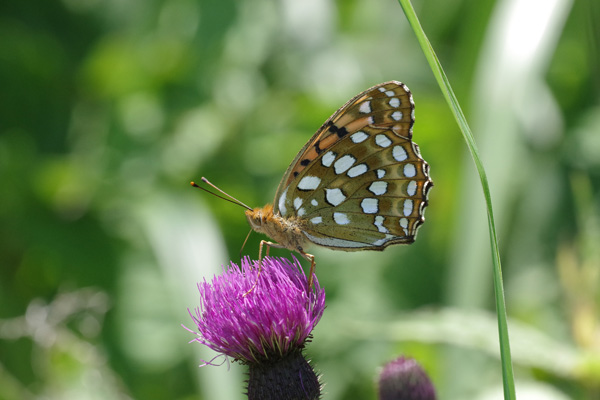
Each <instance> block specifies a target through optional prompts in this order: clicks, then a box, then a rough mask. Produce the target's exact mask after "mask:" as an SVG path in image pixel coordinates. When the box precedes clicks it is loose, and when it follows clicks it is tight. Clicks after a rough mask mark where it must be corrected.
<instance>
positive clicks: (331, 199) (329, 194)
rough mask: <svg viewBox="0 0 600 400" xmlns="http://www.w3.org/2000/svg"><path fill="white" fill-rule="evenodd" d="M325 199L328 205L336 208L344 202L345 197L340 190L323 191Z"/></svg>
mask: <svg viewBox="0 0 600 400" xmlns="http://www.w3.org/2000/svg"><path fill="white" fill-rule="evenodd" d="M325 199H327V202H328V203H329V204H331V205H332V206H334V207H336V206H339V205H340V204H342V202H343V201H344V200H346V196H344V193H343V192H342V191H341V190H340V189H337V188H336V189H325Z"/></svg>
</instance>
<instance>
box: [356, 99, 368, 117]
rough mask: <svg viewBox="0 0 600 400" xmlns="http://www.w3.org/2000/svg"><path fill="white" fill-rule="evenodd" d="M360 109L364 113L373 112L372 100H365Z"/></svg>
mask: <svg viewBox="0 0 600 400" xmlns="http://www.w3.org/2000/svg"><path fill="white" fill-rule="evenodd" d="M358 111H360V112H361V113H363V114H368V113H370V112H371V102H370V101H364V102H362V103H361V104H360V107H359V109H358Z"/></svg>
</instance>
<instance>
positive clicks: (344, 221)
mask: <svg viewBox="0 0 600 400" xmlns="http://www.w3.org/2000/svg"><path fill="white" fill-rule="evenodd" d="M333 220H334V221H335V223H336V224H338V225H348V224H349V223H350V219H349V218H348V216H347V215H346V214H344V213H340V212H334V213H333Z"/></svg>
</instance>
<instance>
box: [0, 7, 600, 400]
mask: <svg viewBox="0 0 600 400" xmlns="http://www.w3.org/2000/svg"><path fill="white" fill-rule="evenodd" d="M414 5H415V7H416V10H417V13H418V15H419V16H420V18H421V22H422V24H423V27H424V29H425V31H426V32H427V34H428V36H429V39H430V41H431V42H432V45H433V46H434V48H435V49H436V51H437V53H438V56H439V58H440V61H441V63H442V65H443V66H444V67H445V69H446V73H447V74H448V77H449V79H450V82H451V83H452V84H453V87H454V90H455V92H456V94H457V96H458V99H459V101H460V102H461V104H462V106H463V108H464V110H465V112H466V115H467V118H468V120H469V122H470V124H471V128H472V129H473V132H474V134H475V138H476V141H477V143H478V146H479V149H480V151H481V155H482V159H483V162H484V165H485V167H486V170H487V172H488V174H489V178H490V185H491V191H492V197H493V202H494V207H495V212H496V217H497V222H498V223H497V227H498V235H499V236H498V237H499V243H500V249H501V253H502V254H501V255H502V260H503V269H504V283H505V288H506V299H507V307H508V313H509V318H510V320H509V328H510V334H511V345H512V349H513V359H514V365H515V372H516V387H517V396H518V397H519V398H520V399H530V398H531V399H532V398H544V399H549V400H563V399H595V398H599V397H600V389H599V388H600V294H599V293H600V290H599V289H600V276H599V275H600V269H599V267H600V59H599V57H598V55H599V48H600V25H599V24H598V21H600V4H599V3H598V2H595V1H594V0H582V1H578V2H572V1H567V0H554V1H533V0H527V1H526V0H514V1H504V2H502V1H499V2H495V1H489V0H482V1H477V2H472V1H458V0H427V1H416V2H415V3H414ZM387 80H400V81H403V82H404V83H406V84H407V85H408V87H409V88H410V89H411V91H412V92H413V96H414V99H415V102H416V124H415V126H414V140H415V142H417V143H418V144H419V145H420V147H421V151H422V154H423V156H424V157H425V159H426V160H427V161H428V162H429V164H430V165H431V175H432V178H433V180H434V183H435V186H434V187H433V189H432V190H431V192H430V196H429V207H428V208H427V211H426V219H427V221H426V223H425V225H424V226H423V227H422V228H421V229H420V231H419V236H418V239H417V242H416V243H415V244H413V245H411V246H408V247H405V246H395V247H393V248H389V249H387V250H386V251H385V252H382V253H378V252H377V253H375V252H361V253H342V252H335V251H331V250H326V249H319V248H311V249H310V250H311V251H312V252H313V253H314V254H315V255H316V260H317V263H318V265H317V273H318V277H319V280H320V283H321V284H322V285H323V286H324V287H325V289H326V292H327V304H328V306H327V309H326V311H325V314H324V316H323V319H322V321H321V323H320V324H319V326H318V327H317V328H316V329H315V331H314V338H313V341H312V342H311V343H310V344H309V345H308V347H307V356H308V357H309V358H311V359H312V360H313V363H314V365H315V366H316V368H317V370H319V371H320V372H321V373H322V375H323V376H322V381H323V382H324V383H325V387H324V395H323V398H324V399H332V400H333V399H375V398H376V395H375V393H376V390H375V387H376V386H375V381H376V376H377V372H378V368H379V367H380V366H382V365H383V364H384V363H385V362H387V361H390V360H392V359H394V358H395V357H397V356H399V355H401V354H403V355H406V356H410V357H415V358H416V359H418V360H419V362H420V363H421V364H422V365H423V366H424V368H425V369H426V370H427V371H428V372H429V374H430V376H431V378H432V380H433V381H434V383H435V385H436V388H437V390H438V394H439V398H440V399H480V400H484V399H498V398H500V397H499V396H501V391H502V381H501V375H500V366H499V360H498V342H497V329H496V325H495V324H496V322H495V315H494V303H493V292H492V278H491V259H490V250H489V239H488V234H487V220H486V214H485V210H484V207H483V196H482V192H481V188H480V186H479V182H478V177H477V176H476V174H475V172H474V166H473V164H472V162H471V160H470V158H469V156H468V154H467V151H466V147H465V146H464V143H463V142H462V138H461V135H460V132H459V131H458V128H457V126H456V124H455V122H454V120H453V119H452V116H451V114H450V112H449V111H448V108H447V105H446V104H445V102H444V99H443V97H442V96H441V93H440V91H439V89H438V87H437V84H436V82H435V80H434V79H433V76H432V74H431V72H430V70H429V68H428V66H427V64H426V60H425V58H424V57H423V55H422V54H421V52H420V49H419V46H418V44H417V42H416V39H415V37H414V35H413V33H412V32H411V31H410V29H409V26H408V24H407V22H406V20H405V19H404V16H403V14H402V11H401V9H400V7H399V6H398V4H397V3H395V2H393V1H368V0H351V1H342V0H339V1H322V0H307V1H293V0H283V1H271V0H255V1H248V0H246V1H228V0H221V1H216V0H213V1H210V0H201V1H194V0H164V1H158V0H155V1H141V0H127V1H124V0H108V1H101V0H63V1H34V0H24V1H6V2H3V3H2V4H1V5H0V183H1V186H0V190H1V192H0V193H1V194H0V399H34V398H50V399H130V398H133V399H241V398H243V395H242V392H243V388H244V384H243V380H244V379H245V375H244V373H245V369H244V368H243V367H241V366H239V365H237V364H232V365H231V366H230V368H228V367H227V365H223V366H221V367H203V368H198V365H199V364H201V363H202V360H203V359H204V360H209V359H211V358H212V357H213V356H214V354H212V353H210V352H209V351H207V350H206V349H204V348H202V346H200V345H198V344H196V343H193V344H188V342H189V341H190V340H192V339H193V335H192V334H191V333H189V332H187V331H186V330H185V329H183V328H182V327H181V324H184V325H187V326H188V327H191V326H192V323H191V319H190V318H189V316H188V314H187V308H188V307H189V308H193V307H196V306H197V305H198V294H197V289H196V282H199V281H201V280H202V279H204V278H205V277H206V278H210V277H211V276H212V275H213V274H215V273H218V272H219V270H220V268H221V265H224V264H227V263H228V262H229V260H233V261H234V262H237V261H238V260H239V253H240V248H241V245H242V243H243V241H244V238H245V235H246V234H247V232H248V229H249V228H248V226H247V223H246V220H245V217H244V215H243V209H241V208H239V207H236V206H234V205H232V204H230V203H226V202H224V201H222V200H219V199H217V198H214V197H211V196H209V195H207V194H205V193H202V192H200V191H197V190H195V189H192V188H191V187H190V186H189V182H190V181H191V180H196V181H198V180H199V178H200V177H201V176H205V177H207V178H209V179H210V180H211V181H212V182H213V183H215V184H217V185H218V186H219V187H221V188H222V189H223V190H225V191H227V192H228V193H230V194H231V195H233V196H235V197H237V198H239V199H240V200H241V201H243V202H245V203H246V204H249V205H251V206H262V205H264V204H265V203H267V202H271V201H272V198H273V195H274V193H275V189H276V187H277V184H278V182H279V179H280V178H281V176H282V174H283V172H284V171H285V170H286V168H287V166H288V164H289V162H290V161H291V160H292V159H293V157H294V156H295V155H296V153H297V151H298V150H299V149H300V148H301V147H302V145H303V144H304V143H305V142H306V140H308V138H309V137H310V136H311V135H312V134H313V133H314V131H315V130H316V129H317V128H318V127H319V126H320V125H321V124H322V123H323V121H325V119H326V118H327V117H329V115H331V114H332V113H333V112H334V111H335V110H336V109H337V108H339V107H340V106H341V105H342V104H344V103H345V102H346V101H347V100H348V99H349V98H351V97H352V96H354V95H355V94H356V93H358V92H360V91H362V90H365V89H366V88H368V87H370V86H372V85H374V84H377V83H380V82H383V81H387ZM260 239H261V236H260V235H258V234H254V235H252V236H251V237H250V240H249V242H248V243H247V244H246V247H245V249H244V253H245V254H249V255H251V256H252V257H257V255H258V243H259V241H260ZM272 254H274V255H281V256H286V257H287V256H289V252H287V251H282V250H273V253H272ZM306 264H307V263H305V262H304V265H305V266H307V265H306ZM534 396H538V397H534Z"/></svg>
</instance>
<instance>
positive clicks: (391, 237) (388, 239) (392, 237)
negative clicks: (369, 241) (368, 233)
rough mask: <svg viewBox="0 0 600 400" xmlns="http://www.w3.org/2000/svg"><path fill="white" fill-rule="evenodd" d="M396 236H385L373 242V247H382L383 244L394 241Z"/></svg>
mask: <svg viewBox="0 0 600 400" xmlns="http://www.w3.org/2000/svg"><path fill="white" fill-rule="evenodd" d="M395 237H396V236H394V235H385V237H384V238H383V239H379V240H376V241H374V242H373V246H383V245H384V244H385V243H387V242H389V241H390V240H392V239H394V238H395Z"/></svg>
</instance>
